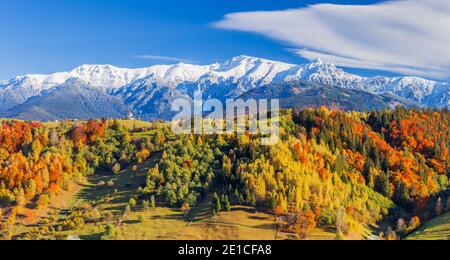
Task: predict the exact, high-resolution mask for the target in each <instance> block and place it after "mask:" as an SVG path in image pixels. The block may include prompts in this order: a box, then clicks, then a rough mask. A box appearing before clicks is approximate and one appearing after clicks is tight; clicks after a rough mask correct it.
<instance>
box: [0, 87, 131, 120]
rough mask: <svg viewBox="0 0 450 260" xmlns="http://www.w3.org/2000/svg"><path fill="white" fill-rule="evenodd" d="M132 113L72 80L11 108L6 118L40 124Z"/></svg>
mask: <svg viewBox="0 0 450 260" xmlns="http://www.w3.org/2000/svg"><path fill="white" fill-rule="evenodd" d="M129 112H130V110H129V109H128V108H127V107H126V106H125V105H124V104H123V102H122V101H121V100H120V99H118V98H116V97H113V96H110V95H107V94H106V93H104V92H103V91H101V90H98V89H95V88H92V87H91V86H89V85H88V84H87V83H85V82H83V81H81V80H78V79H75V78H73V79H71V80H69V81H67V82H65V83H64V84H62V85H60V86H58V87H55V88H52V89H50V90H47V91H45V92H43V93H42V94H41V95H39V96H35V97H32V98H30V99H28V100H27V101H25V102H24V103H22V104H19V105H17V106H15V107H13V108H11V109H10V110H8V111H7V112H6V113H4V117H9V118H17V119H23V120H37V121H54V120H64V119H82V120H87V119H89V118H102V117H106V118H124V117H126V116H127V115H128V114H129Z"/></svg>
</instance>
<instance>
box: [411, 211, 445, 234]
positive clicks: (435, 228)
mask: <svg viewBox="0 0 450 260" xmlns="http://www.w3.org/2000/svg"><path fill="white" fill-rule="evenodd" d="M449 239H450V212H448V213H446V214H444V215H442V216H440V217H438V218H435V219H433V220H431V221H429V222H428V223H427V224H425V225H424V226H423V227H422V228H420V229H419V230H418V231H416V232H414V233H413V234H412V235H410V236H409V237H407V238H406V240H449Z"/></svg>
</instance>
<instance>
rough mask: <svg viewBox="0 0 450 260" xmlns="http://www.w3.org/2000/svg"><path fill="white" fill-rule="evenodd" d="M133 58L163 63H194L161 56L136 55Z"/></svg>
mask: <svg viewBox="0 0 450 260" xmlns="http://www.w3.org/2000/svg"><path fill="white" fill-rule="evenodd" d="M133 58H137V59H143V60H153V61H163V62H185V63H192V61H190V60H187V59H182V58H175V57H168V56H159V55H135V56H133Z"/></svg>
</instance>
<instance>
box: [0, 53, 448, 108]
mask: <svg viewBox="0 0 450 260" xmlns="http://www.w3.org/2000/svg"><path fill="white" fill-rule="evenodd" d="M71 78H78V79H80V80H82V81H83V82H85V83H86V84H87V85H89V86H91V87H92V88H95V89H97V90H99V91H103V92H105V93H107V94H108V95H111V96H114V97H118V98H121V99H122V100H123V101H124V103H125V104H126V105H128V106H130V108H131V109H132V110H135V108H136V107H135V106H138V108H139V110H141V111H140V114H142V115H144V114H146V113H151V112H152V111H145V110H143V111H142V109H143V108H146V109H153V108H154V106H153V105H152V104H150V103H149V102H157V101H156V100H152V99H148V97H146V96H145V93H147V94H148V93H151V92H154V90H155V89H157V90H158V91H159V95H160V96H161V97H164V99H165V100H166V101H169V100H171V99H172V97H173V96H186V95H187V96H191V97H192V94H193V91H195V90H197V89H200V90H203V91H204V97H205V98H206V97H213V98H219V99H221V100H224V99H227V98H237V97H240V96H242V95H244V94H245V93H247V92H249V91H254V90H257V89H260V88H261V87H264V86H270V85H273V84H285V83H293V82H294V83H295V82H299V81H304V82H310V83H314V84H318V85H322V86H333V87H338V88H341V89H349V90H358V91H365V92H369V93H371V94H375V95H386V94H392V95H394V96H396V97H398V98H402V99H407V100H409V101H411V102H413V103H415V105H417V106H427V107H433V108H450V86H449V84H448V83H446V82H437V81H432V80H427V79H423V78H419V77H411V76H405V77H384V76H376V77H363V76H358V75H354V74H350V73H347V72H345V71H344V70H343V69H341V68H338V67H336V66H335V65H334V64H332V63H329V62H324V61H322V60H315V61H312V62H310V63H306V64H301V65H295V64H289V63H284V62H277V61H272V60H268V59H263V58H257V57H251V56H246V55H241V56H236V57H234V58H231V59H229V60H227V61H225V62H223V63H214V64H210V65H194V64H187V63H178V64H173V65H154V66H150V67H145V68H136V69H127V68H119V67H115V66H113V65H95V64H94V65H89V64H85V65H81V66H78V67H76V68H74V69H72V70H70V71H68V72H58V73H53V74H49V75H41V74H29V75H24V76H18V77H15V78H13V79H11V80H9V81H7V82H6V83H3V84H0V112H6V111H10V110H11V109H13V108H15V107H17V106H18V105H20V104H23V103H24V102H26V101H27V100H28V99H30V98H32V97H36V96H39V95H40V94H42V93H43V92H44V91H47V90H50V89H52V88H55V87H57V86H60V85H62V84H64V83H65V82H66V81H67V80H69V79H71ZM149 88H150V89H149ZM127 90H128V91H130V92H129V93H127ZM131 97H133V98H131ZM160 109H167V105H164V106H161V107H160ZM138 114H139V113H138Z"/></svg>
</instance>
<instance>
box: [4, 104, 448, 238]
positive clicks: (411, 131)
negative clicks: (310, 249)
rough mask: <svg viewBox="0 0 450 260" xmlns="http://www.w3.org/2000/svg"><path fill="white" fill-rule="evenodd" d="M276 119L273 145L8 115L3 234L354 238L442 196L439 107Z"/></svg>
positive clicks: (444, 169)
mask: <svg viewBox="0 0 450 260" xmlns="http://www.w3.org/2000/svg"><path fill="white" fill-rule="evenodd" d="M281 114H282V116H281V122H280V136H279V137H280V140H279V142H278V143H276V144H275V145H273V146H263V145H261V139H260V136H259V135H255V134H250V133H247V134H245V135H230V134H228V135H193V134H189V135H175V134H174V133H173V132H172V131H171V128H170V125H168V124H164V123H154V124H149V125H146V124H145V123H139V125H140V127H137V125H138V123H136V127H134V123H133V124H132V125H130V123H131V122H132V121H131V122H130V121H124V122H121V121H119V120H106V119H104V120H89V121H79V122H77V123H73V122H61V123H60V124H59V125H58V124H56V125H54V124H55V123H52V125H51V126H46V125H45V124H41V123H39V122H25V121H18V120H10V121H7V120H6V121H3V122H2V123H1V124H0V238H1V239H65V238H67V236H80V237H81V238H82V239H104V240H114V239H132V238H137V239H187V238H192V239H202V240H205V239H236V238H242V239H255V238H262V237H263V238H264V239H285V238H287V239H335V238H336V239H363V238H366V237H371V233H372V230H371V229H370V228H371V227H375V226H377V225H378V224H380V223H382V225H380V226H381V228H380V229H377V231H376V235H378V234H379V232H380V231H382V232H383V234H380V236H379V237H380V238H383V239H398V238H400V237H407V236H408V235H409V234H411V233H412V232H414V231H416V230H418V229H419V228H420V225H421V223H427V221H429V220H431V219H432V218H434V217H435V215H440V214H439V213H436V212H437V211H436V209H437V208H440V209H441V208H443V207H442V204H443V203H444V202H447V201H448V200H449V197H448V194H447V193H445V191H446V190H447V189H448V188H449V176H448V174H449V172H450V171H449V167H450V157H449V150H450V138H449V133H450V132H449V125H450V114H449V112H448V111H447V110H442V111H439V110H429V109H404V108H396V109H395V110H384V111H371V112H356V111H352V112H347V111H342V110H329V109H327V108H325V107H322V108H319V109H304V110H298V111H293V110H282V111H281ZM438 196H439V197H440V198H441V200H437V199H436V198H437V197H438ZM443 221H444V222H445V221H447V219H446V218H444V219H443ZM373 232H375V231H373Z"/></svg>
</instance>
